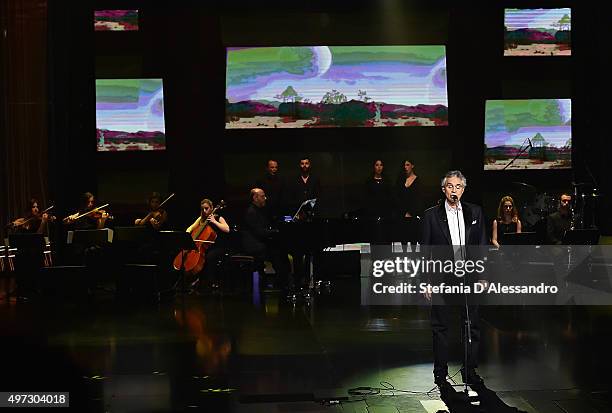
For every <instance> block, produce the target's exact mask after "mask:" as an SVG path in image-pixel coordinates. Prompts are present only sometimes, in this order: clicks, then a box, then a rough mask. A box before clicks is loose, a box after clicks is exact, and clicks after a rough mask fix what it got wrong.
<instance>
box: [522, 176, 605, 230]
mask: <svg viewBox="0 0 612 413" xmlns="http://www.w3.org/2000/svg"><path fill="white" fill-rule="evenodd" d="M510 194H511V196H512V197H513V199H514V202H515V205H516V208H517V209H518V211H519V216H520V219H521V222H522V223H523V226H524V227H525V228H526V229H528V230H529V229H533V228H535V227H538V226H540V225H542V224H543V223H545V221H546V218H547V217H548V216H549V215H550V214H552V213H554V212H556V211H557V209H558V208H559V195H558V194H553V193H551V192H538V190H537V189H536V187H535V186H533V185H529V184H527V183H524V182H511V190H510ZM571 195H572V203H571V207H572V217H573V220H572V223H573V228H574V229H588V228H594V227H596V215H597V208H598V204H599V197H600V195H599V190H598V189H597V188H596V187H595V186H594V185H591V184H587V183H584V182H581V183H575V182H572V194H571Z"/></svg>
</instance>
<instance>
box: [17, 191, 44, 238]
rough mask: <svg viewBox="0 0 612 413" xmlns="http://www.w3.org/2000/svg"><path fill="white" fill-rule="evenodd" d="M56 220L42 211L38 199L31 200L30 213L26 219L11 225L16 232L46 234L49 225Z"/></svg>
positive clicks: (19, 219)
mask: <svg viewBox="0 0 612 413" xmlns="http://www.w3.org/2000/svg"><path fill="white" fill-rule="evenodd" d="M54 219H55V217H54V216H52V215H51V214H49V213H47V212H42V213H41V211H40V207H39V203H38V199H36V198H32V199H30V207H29V211H28V213H27V214H26V216H25V217H24V218H18V219H16V220H15V221H13V222H11V223H10V227H11V229H12V230H13V231H14V232H18V233H36V234H46V233H47V228H48V223H49V222H51V221H53V220H54Z"/></svg>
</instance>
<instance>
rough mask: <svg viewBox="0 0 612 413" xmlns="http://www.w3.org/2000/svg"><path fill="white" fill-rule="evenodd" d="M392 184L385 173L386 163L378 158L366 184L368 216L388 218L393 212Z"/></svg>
mask: <svg viewBox="0 0 612 413" xmlns="http://www.w3.org/2000/svg"><path fill="white" fill-rule="evenodd" d="M391 199H392V195H391V185H390V184H389V182H388V180H387V178H386V177H385V173H384V163H383V161H382V160H380V159H376V160H375V161H374V163H373V164H372V175H370V177H369V178H368V179H367V181H366V185H365V197H364V206H363V210H364V212H365V215H366V216H367V217H368V218H388V217H389V215H390V213H391Z"/></svg>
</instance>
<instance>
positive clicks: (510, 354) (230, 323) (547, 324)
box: [0, 280, 612, 413]
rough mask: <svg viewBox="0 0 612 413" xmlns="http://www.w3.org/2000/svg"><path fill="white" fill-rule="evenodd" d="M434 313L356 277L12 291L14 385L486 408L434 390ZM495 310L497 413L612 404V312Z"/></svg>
mask: <svg viewBox="0 0 612 413" xmlns="http://www.w3.org/2000/svg"><path fill="white" fill-rule="evenodd" d="M428 318H429V316H428V309H427V308H419V307H375V308H373V307H370V308H367V307H361V306H360V304H359V285H358V282H356V281H354V280H353V281H351V280H341V281H335V282H334V284H333V285H332V288H331V290H330V291H326V290H325V291H322V292H320V293H315V294H313V296H312V298H311V299H310V300H298V301H297V302H296V303H292V302H288V301H287V300H286V299H284V298H281V297H280V294H279V292H278V291H276V292H275V291H263V292H261V293H260V294H257V293H256V294H255V295H253V294H252V293H247V294H243V295H239V296H236V295H231V296H228V295H223V294H219V293H218V292H216V293H214V294H213V293H210V292H206V293H204V294H199V295H195V294H191V295H186V296H185V297H184V298H180V297H178V298H173V299H169V300H166V301H165V302H162V303H160V304H156V303H152V302H151V301H150V300H142V299H140V297H131V296H128V297H126V298H124V299H121V300H119V299H117V298H115V296H114V294H113V293H112V291H105V290H100V291H97V292H96V294H95V296H94V297H90V299H88V300H78V299H76V298H75V297H61V296H58V297H56V298H54V299H47V300H45V299H41V298H40V297H38V298H34V299H31V300H29V301H27V302H15V301H14V300H10V299H9V300H7V299H4V300H3V301H2V302H0V365H1V366H2V367H1V368H0V375H1V383H2V385H1V386H0V391H17V392H19V391H69V392H70V397H71V409H70V410H71V411H78V412H88V411H91V412H168V411H208V412H226V411H228V412H398V411H399V412H435V411H438V410H444V409H450V410H451V411H483V408H482V406H481V407H480V408H478V407H476V406H471V407H470V406H468V405H467V404H466V403H464V404H463V405H462V404H461V402H459V403H458V404H457V405H453V406H451V407H450V408H449V407H444V404H442V403H441V402H440V395H439V394H438V392H437V391H433V392H430V390H431V389H432V387H433V383H432V375H431V370H432V349H431V333H430V329H429V321H428ZM482 318H483V320H484V327H483V330H484V331H483V335H484V345H483V346H482V348H481V367H480V373H481V375H482V376H483V377H484V378H485V380H486V385H487V387H488V388H489V389H491V390H493V391H494V392H495V393H493V392H490V393H489V395H490V396H491V397H493V398H495V400H497V401H496V402H495V403H493V404H489V405H487V406H489V407H487V409H485V410H484V411H516V410H504V409H505V408H504V405H508V406H514V407H517V408H519V409H520V410H522V411H528V412H538V413H544V412H546V413H548V412H558V413H560V412H610V411H612V408H611V405H610V399H609V397H610V396H609V393H608V389H610V388H612V386H611V384H612V374H611V373H612V351H611V346H610V344H611V337H612V333H611V331H612V329H611V326H612V325H611V321H612V308H608V307H572V308H569V307H555V308H541V307H539V308H536V307H499V308H492V307H488V308H485V309H483V310H482ZM456 324H457V329H456V330H455V331H453V332H452V333H453V337H454V338H455V340H454V341H453V348H454V349H455V351H454V354H453V356H454V359H455V360H459V359H460V357H461V354H462V352H461V350H462V347H461V344H460V342H459V325H458V324H459V320H458V318H457V323H456ZM457 369H458V365H457V364H454V365H452V366H451V368H450V370H451V374H452V373H454V372H456V371H457ZM455 379H456V381H457V382H460V375H457V376H456V377H455ZM349 389H353V391H352V394H349V392H348V391H349ZM393 389H394V390H393ZM459 390H460V389H459ZM428 392H429V393H428ZM491 406H496V407H491ZM63 411H66V409H63Z"/></svg>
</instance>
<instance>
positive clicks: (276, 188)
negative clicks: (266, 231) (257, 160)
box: [255, 159, 285, 220]
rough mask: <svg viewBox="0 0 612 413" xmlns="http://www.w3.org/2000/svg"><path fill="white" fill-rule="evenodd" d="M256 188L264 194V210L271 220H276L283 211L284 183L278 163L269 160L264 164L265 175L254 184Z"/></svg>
mask: <svg viewBox="0 0 612 413" xmlns="http://www.w3.org/2000/svg"><path fill="white" fill-rule="evenodd" d="M255 187H256V188H261V189H263V191H264V192H265V194H266V198H267V199H266V209H267V210H268V213H269V216H270V218H271V219H272V220H276V219H278V217H280V216H281V213H282V212H284V211H283V208H282V207H283V205H282V199H283V192H284V189H285V188H284V187H285V183H284V181H283V179H282V177H281V176H280V175H279V172H278V161H276V160H274V159H269V160H268V162H267V163H266V173H265V174H264V176H263V177H261V178H259V179H257V181H256V182H255Z"/></svg>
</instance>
